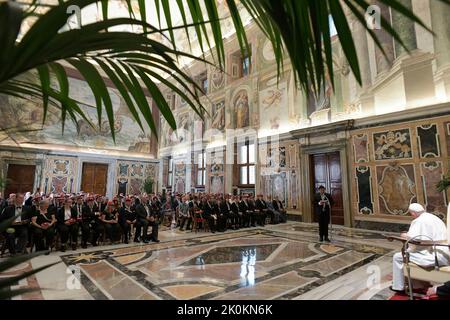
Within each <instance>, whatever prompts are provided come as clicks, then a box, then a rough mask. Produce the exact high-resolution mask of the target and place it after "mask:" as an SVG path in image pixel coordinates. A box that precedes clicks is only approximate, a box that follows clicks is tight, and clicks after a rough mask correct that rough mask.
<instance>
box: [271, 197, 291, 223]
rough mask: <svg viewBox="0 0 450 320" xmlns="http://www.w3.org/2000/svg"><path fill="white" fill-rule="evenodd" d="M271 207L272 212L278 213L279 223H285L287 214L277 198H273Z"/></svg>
mask: <svg viewBox="0 0 450 320" xmlns="http://www.w3.org/2000/svg"><path fill="white" fill-rule="evenodd" d="M272 205H273V208H274V210H275V211H277V212H279V213H280V222H281V223H284V222H287V212H286V210H285V209H284V206H283V202H281V201H280V199H279V198H278V196H275V198H274V199H273V201H272Z"/></svg>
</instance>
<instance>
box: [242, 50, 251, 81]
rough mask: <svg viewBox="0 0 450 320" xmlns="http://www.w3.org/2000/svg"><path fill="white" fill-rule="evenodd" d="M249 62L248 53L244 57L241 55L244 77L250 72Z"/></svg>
mask: <svg viewBox="0 0 450 320" xmlns="http://www.w3.org/2000/svg"><path fill="white" fill-rule="evenodd" d="M250 64H251V60H250V55H245V56H244V57H242V77H246V76H248V75H249V74H250V67H251V65H250Z"/></svg>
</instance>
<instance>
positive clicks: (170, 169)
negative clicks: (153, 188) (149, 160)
mask: <svg viewBox="0 0 450 320" xmlns="http://www.w3.org/2000/svg"><path fill="white" fill-rule="evenodd" d="M172 185H173V159H172V158H169V166H168V168H167V186H168V187H172Z"/></svg>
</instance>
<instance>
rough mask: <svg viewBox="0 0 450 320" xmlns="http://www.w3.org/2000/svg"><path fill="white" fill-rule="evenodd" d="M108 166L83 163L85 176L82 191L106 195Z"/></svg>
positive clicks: (83, 176)
mask: <svg viewBox="0 0 450 320" xmlns="http://www.w3.org/2000/svg"><path fill="white" fill-rule="evenodd" d="M107 178H108V165H107V164H99V163H83V175H82V178H81V191H84V192H89V193H95V194H100V195H105V194H106V184H107V181H108V179H107Z"/></svg>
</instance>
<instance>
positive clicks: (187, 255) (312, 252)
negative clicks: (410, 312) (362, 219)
mask: <svg viewBox="0 0 450 320" xmlns="http://www.w3.org/2000/svg"><path fill="white" fill-rule="evenodd" d="M160 238H161V240H162V241H161V242H160V243H158V244H146V245H120V246H114V247H98V248H95V249H96V250H93V248H89V249H85V250H79V251H77V252H67V253H64V254H61V253H52V254H50V255H49V256H41V257H38V258H35V259H33V260H32V261H31V263H28V264H23V265H22V266H20V268H19V269H20V270H19V269H17V270H11V271H10V274H8V275H11V274H13V273H14V272H19V271H21V270H22V269H23V270H29V269H30V268H38V267H39V266H42V265H43V264H46V263H52V262H62V263H59V264H57V265H55V266H53V267H52V268H50V269H48V270H46V271H44V272H41V273H38V274H37V275H36V276H34V277H30V278H29V279H27V280H26V283H25V281H24V282H22V283H19V284H17V287H18V288H20V287H21V286H28V285H30V286H34V287H35V288H36V289H37V291H35V293H33V294H32V295H31V294H24V295H23V296H19V297H17V299H80V300H81V299H98V300H102V299H120V300H123V299H132V300H141V299H145V300H156V299H164V300H167V299H170V300H174V299H181V300H189V299H195V300H197V299H214V300H229V299H233V300H236V299H237V300H247V299H257V300H268V299H298V300H303V299H366V300H369V299H388V298H389V297H390V293H389V292H387V291H386V288H387V287H388V286H389V284H390V280H391V268H392V266H391V261H392V254H393V252H395V251H397V250H398V247H397V246H396V245H395V244H393V243H390V242H388V241H386V240H385V238H384V236H383V234H382V233H380V232H371V231H367V230H360V229H349V228H343V227H336V228H334V229H333V233H332V243H331V244H325V243H319V242H318V241H317V226H315V225H314V224H305V223H298V222H290V223H287V224H280V225H276V226H267V227H266V228H251V229H244V230H240V231H229V232H226V233H220V234H211V233H197V234H196V233H191V232H180V231H177V230H165V231H161V237H160ZM8 275H2V276H8ZM75 278H77V279H80V283H77V282H76V281H75V280H74V279H75Z"/></svg>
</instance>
